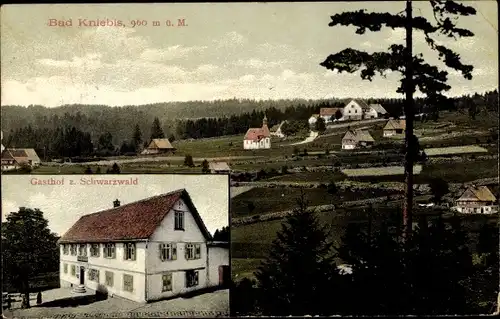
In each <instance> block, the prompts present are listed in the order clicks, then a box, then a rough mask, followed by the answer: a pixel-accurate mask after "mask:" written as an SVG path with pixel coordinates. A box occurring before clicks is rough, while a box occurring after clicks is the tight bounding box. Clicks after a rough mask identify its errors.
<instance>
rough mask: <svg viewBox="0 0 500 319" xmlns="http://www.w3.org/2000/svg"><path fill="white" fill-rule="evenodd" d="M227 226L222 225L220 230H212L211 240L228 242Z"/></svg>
mask: <svg viewBox="0 0 500 319" xmlns="http://www.w3.org/2000/svg"><path fill="white" fill-rule="evenodd" d="M229 237H230V236H229V226H224V227H222V228H221V229H220V230H219V229H216V230H215V232H214V236H213V240H214V241H225V242H229V240H230V238H229Z"/></svg>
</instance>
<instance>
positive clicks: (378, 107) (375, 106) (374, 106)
mask: <svg viewBox="0 0 500 319" xmlns="http://www.w3.org/2000/svg"><path fill="white" fill-rule="evenodd" d="M370 107H371V108H372V109H374V110H375V111H376V112H377V113H380V114H387V111H386V110H385V109H384V107H383V106H382V105H380V104H370Z"/></svg>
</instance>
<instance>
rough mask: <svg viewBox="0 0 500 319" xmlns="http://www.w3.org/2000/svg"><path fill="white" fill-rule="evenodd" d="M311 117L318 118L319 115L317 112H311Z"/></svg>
mask: <svg viewBox="0 0 500 319" xmlns="http://www.w3.org/2000/svg"><path fill="white" fill-rule="evenodd" d="M312 117H314V118H318V117H319V114H313V115H311V117H310V118H312Z"/></svg>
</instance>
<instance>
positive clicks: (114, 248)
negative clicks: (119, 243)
mask: <svg viewBox="0 0 500 319" xmlns="http://www.w3.org/2000/svg"><path fill="white" fill-rule="evenodd" d="M111 252H112V253H111V257H112V258H116V244H112V246H111Z"/></svg>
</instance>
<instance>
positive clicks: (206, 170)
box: [201, 159, 210, 174]
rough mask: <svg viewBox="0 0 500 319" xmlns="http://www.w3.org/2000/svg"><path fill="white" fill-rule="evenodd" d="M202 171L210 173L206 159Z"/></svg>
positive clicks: (202, 164)
mask: <svg viewBox="0 0 500 319" xmlns="http://www.w3.org/2000/svg"><path fill="white" fill-rule="evenodd" d="M201 172H202V173H204V174H207V173H210V167H209V165H208V161H207V160H206V159H205V160H203V162H201Z"/></svg>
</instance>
